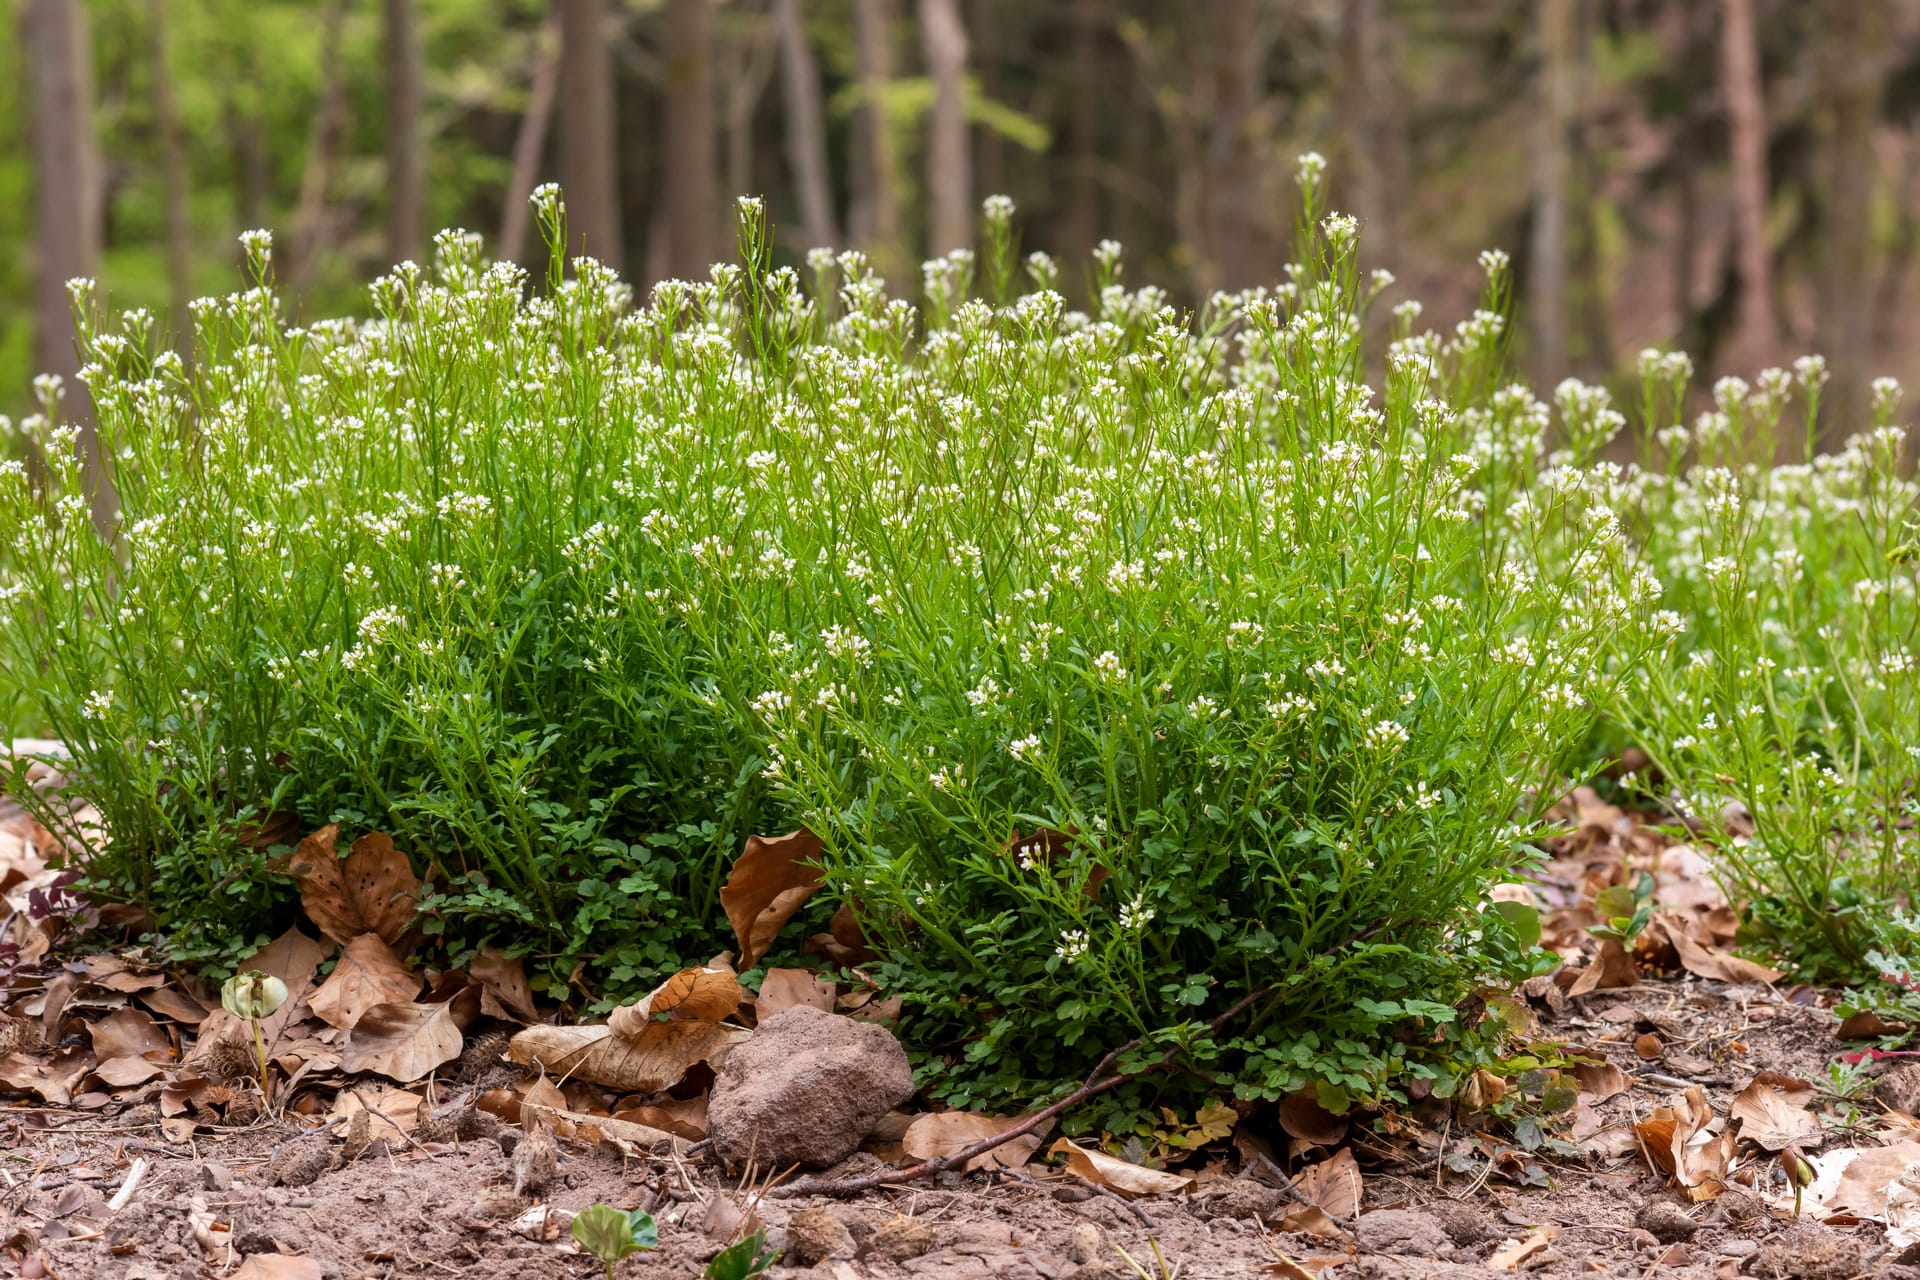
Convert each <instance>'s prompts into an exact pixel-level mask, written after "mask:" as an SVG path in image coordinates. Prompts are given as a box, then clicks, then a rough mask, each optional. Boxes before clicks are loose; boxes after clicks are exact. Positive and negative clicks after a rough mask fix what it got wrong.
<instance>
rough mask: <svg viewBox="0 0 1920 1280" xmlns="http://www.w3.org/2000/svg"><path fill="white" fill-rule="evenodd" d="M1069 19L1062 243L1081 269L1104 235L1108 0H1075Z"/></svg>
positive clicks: (1076, 265)
mask: <svg viewBox="0 0 1920 1280" xmlns="http://www.w3.org/2000/svg"><path fill="white" fill-rule="evenodd" d="M1069 21H1070V22H1071V24H1072V25H1071V26H1070V28H1069V29H1068V33H1067V43H1068V49H1069V52H1068V54H1067V66H1068V70H1067V77H1068V78H1067V85H1068V88H1067V137H1066V143H1067V219H1066V222H1067V225H1066V236H1065V243H1064V244H1063V245H1062V246H1061V247H1062V248H1063V249H1064V250H1065V251H1066V254H1067V257H1068V260H1069V261H1070V262H1072V263H1073V264H1074V266H1075V268H1076V269H1078V268H1082V267H1084V266H1085V263H1086V260H1087V256H1088V255H1089V254H1091V253H1092V252H1093V246H1094V245H1095V244H1096V243H1097V242H1098V241H1099V239H1100V182H1099V176H1098V168H1099V163H1100V116H1099V109H1100V102H1101V94H1100V37H1101V35H1102V33H1103V32H1104V31H1105V30H1106V29H1107V27H1108V25H1109V24H1110V22H1111V19H1110V17H1109V15H1108V14H1107V13H1106V8H1105V3H1104V0H1074V4H1073V8H1072V10H1071V12H1070V15H1069ZM1069 278H1072V277H1071V276H1069Z"/></svg>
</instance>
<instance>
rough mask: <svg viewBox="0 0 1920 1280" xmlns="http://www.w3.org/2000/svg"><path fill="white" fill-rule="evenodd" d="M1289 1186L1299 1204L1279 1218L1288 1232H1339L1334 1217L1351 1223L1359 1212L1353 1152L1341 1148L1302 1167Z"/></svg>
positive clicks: (1321, 1233) (1359, 1192)
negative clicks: (1313, 1163) (1304, 1167)
mask: <svg viewBox="0 0 1920 1280" xmlns="http://www.w3.org/2000/svg"><path fill="white" fill-rule="evenodd" d="M1293 1189H1294V1190H1295V1191H1296V1192H1298V1193H1299V1195H1300V1199H1301V1201H1302V1202H1303V1203H1302V1204H1301V1206H1300V1207H1299V1208H1297V1209H1293V1210H1291V1211H1289V1212H1288V1214H1287V1215H1286V1217H1285V1218H1284V1219H1282V1221H1281V1225H1282V1226H1283V1227H1285V1228H1286V1229H1287V1230H1288V1231H1304V1232H1307V1233H1309V1234H1311V1235H1317V1236H1322V1237H1325V1236H1334V1235H1339V1234H1341V1232H1340V1229H1339V1228H1338V1226H1336V1225H1335V1223H1334V1219H1336V1218H1338V1219H1344V1220H1345V1221H1348V1222H1351V1221H1353V1219H1354V1217H1355V1215H1357V1214H1358V1213H1359V1212H1360V1197H1361V1193H1362V1190H1363V1188H1362V1185H1361V1182H1360V1166H1359V1165H1358V1164H1356V1163H1354V1159H1353V1152H1351V1151H1348V1150H1347V1149H1346V1148H1344V1147H1343V1148H1341V1149H1340V1150H1338V1151H1336V1152H1334V1153H1333V1154H1332V1155H1330V1156H1328V1157H1327V1158H1326V1159H1325V1160H1322V1161H1320V1162H1319V1163H1318V1164H1315V1165H1310V1166H1308V1167H1307V1168H1306V1169H1305V1170H1303V1171H1302V1172H1301V1173H1300V1175H1299V1176H1298V1177H1296V1178H1295V1179H1294V1180H1293Z"/></svg>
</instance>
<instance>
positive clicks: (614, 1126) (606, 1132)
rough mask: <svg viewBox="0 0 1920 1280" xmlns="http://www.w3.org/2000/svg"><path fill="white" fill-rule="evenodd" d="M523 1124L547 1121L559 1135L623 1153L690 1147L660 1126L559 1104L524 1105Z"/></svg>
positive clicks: (680, 1152)
mask: <svg viewBox="0 0 1920 1280" xmlns="http://www.w3.org/2000/svg"><path fill="white" fill-rule="evenodd" d="M521 1123H522V1124H544V1125H546V1126H547V1127H548V1128H549V1129H551V1130H552V1131H553V1136H554V1137H556V1138H562V1139H565V1140H566V1141H568V1142H583V1143H586V1144H587V1145H589V1146H607V1147H612V1148H613V1149H614V1150H616V1151H618V1152H620V1153H621V1154H622V1155H642V1154H647V1153H669V1152H670V1153H673V1154H676V1155H685V1154H686V1150H687V1146H688V1143H687V1140H686V1139H684V1138H679V1137H676V1136H674V1135H673V1134H671V1133H666V1132H664V1131H662V1130H659V1129H649V1128H648V1127H647V1126H646V1125H643V1124H635V1123H633V1122H632V1121H631V1120H618V1119H615V1118H614V1117H612V1116H590V1115H587V1114H586V1113H585V1112H581V1111H567V1110H564V1109H562V1108H559V1107H536V1106H531V1105H527V1106H523V1107H522V1108H521Z"/></svg>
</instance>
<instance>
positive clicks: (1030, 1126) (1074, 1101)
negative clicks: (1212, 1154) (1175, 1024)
mask: <svg viewBox="0 0 1920 1280" xmlns="http://www.w3.org/2000/svg"><path fill="white" fill-rule="evenodd" d="M1272 993H1273V988H1272V987H1262V988H1261V989H1260V990H1258V991H1255V992H1253V993H1252V994H1250V995H1247V996H1245V997H1243V998H1242V999H1240V1000H1238V1001H1236V1002H1235V1003H1234V1005H1233V1007H1232V1008H1230V1009H1228V1010H1227V1011H1226V1012H1225V1013H1223V1014H1221V1015H1220V1016H1219V1017H1217V1018H1214V1019H1213V1020H1212V1021H1210V1022H1209V1023H1208V1024H1207V1026H1208V1028H1209V1029H1210V1030H1212V1031H1215V1032H1218V1031H1219V1030H1220V1029H1221V1028H1222V1027H1224V1026H1226V1025H1227V1023H1229V1022H1231V1021H1233V1019H1235V1018H1237V1017H1239V1016H1240V1015H1241V1014H1242V1013H1244V1012H1245V1011H1246V1010H1247V1009H1248V1007H1250V1006H1251V1005H1252V1004H1253V1003H1254V1002H1255V1001H1257V1000H1259V999H1260V998H1261V997H1263V996H1267V995H1271V994H1272ZM1139 1044H1140V1037H1138V1036H1135V1037H1134V1038H1133V1039H1131V1040H1129V1041H1127V1042H1126V1043H1125V1044H1123V1045H1121V1046H1120V1047H1119V1048H1117V1049H1115V1050H1114V1051H1113V1052H1111V1053H1109V1054H1108V1055H1107V1056H1106V1057H1104V1058H1102V1059H1100V1064H1099V1065H1098V1066H1096V1067H1095V1068H1094V1069H1093V1073H1092V1074H1091V1075H1089V1076H1088V1077H1087V1082H1086V1083H1085V1084H1083V1085H1081V1086H1080V1087H1079V1088H1078V1089H1075V1090H1074V1091H1073V1092H1072V1093H1070V1094H1068V1095H1067V1096H1066V1097H1064V1098H1062V1099H1060V1101H1058V1102H1056V1103H1054V1104H1053V1105H1052V1106H1050V1107H1048V1108H1047V1109H1046V1110H1044V1111H1036V1112H1034V1113H1033V1114H1032V1115H1030V1116H1028V1117H1027V1118H1026V1119H1025V1120H1022V1121H1021V1122H1020V1123H1019V1124H1016V1125H1014V1126H1013V1127H1011V1128H1008V1129H1002V1130H1001V1131H1000V1132H999V1133H996V1134H994V1135H992V1136H991V1137H986V1138H982V1139H980V1141H978V1142H974V1143H969V1144H968V1145H966V1146H964V1147H962V1148H960V1149H959V1150H958V1151H953V1152H949V1153H948V1154H946V1155H944V1156H935V1157H933V1158H932V1159H931V1160H922V1161H921V1162H920V1163H919V1164H913V1165H908V1166H907V1167H906V1168H904V1169H885V1170H882V1171H881V1172H879V1173H869V1174H865V1175H863V1176H861V1177H858V1178H833V1179H827V1180H824V1181H823V1180H821V1179H819V1178H802V1179H800V1180H799V1181H798V1182H789V1183H787V1184H786V1185H785V1186H781V1187H775V1188H773V1189H772V1190H771V1191H769V1192H768V1193H767V1194H768V1195H769V1196H770V1197H771V1198H773V1199H775V1200H785V1199H787V1198H789V1197H792V1196H851V1195H858V1194H860V1193H861V1192H863V1191H874V1190H878V1189H879V1188H881V1187H885V1186H891V1185H893V1184H895V1183H901V1182H913V1181H916V1180H917V1179H920V1178H928V1177H932V1176H933V1175H934V1174H936V1173H945V1172H946V1171H947V1170H949V1169H952V1168H955V1167H957V1166H964V1165H965V1164H966V1163H967V1162H968V1161H970V1160H972V1159H974V1158H975V1157H977V1156H983V1155H985V1154H986V1153H987V1152H989V1151H992V1150H993V1149H994V1148H995V1147H998V1146H1001V1145H1002V1144H1004V1143H1008V1142H1011V1141H1013V1140H1014V1139H1015V1138H1018V1137H1022V1136H1024V1135H1026V1134H1029V1133H1032V1132H1033V1131H1034V1130H1036V1129H1039V1128H1040V1127H1041V1126H1043V1125H1048V1124H1051V1123H1053V1120H1054V1118H1055V1117H1057V1116H1059V1115H1060V1113H1061V1112H1063V1111H1067V1110H1070V1109H1072V1108H1074V1107H1077V1106H1079V1105H1080V1104H1081V1103H1083V1102H1085V1101H1086V1100H1087V1099H1088V1098H1092V1097H1095V1096H1097V1095H1099V1094H1102V1093H1105V1092H1106V1091H1107V1090H1109V1089H1113V1088H1117V1087H1118V1086H1120V1085H1123V1084H1125V1083H1126V1082H1127V1081H1129V1080H1137V1079H1139V1078H1140V1077H1141V1076H1146V1075H1152V1074H1153V1073H1154V1072H1156V1071H1160V1070H1163V1069H1164V1068H1166V1067H1168V1066H1171V1065H1172V1063H1173V1060H1174V1059H1175V1058H1176V1057H1178V1056H1179V1053H1180V1050H1179V1048H1178V1047H1177V1046H1176V1047H1175V1048H1172V1049H1169V1050H1167V1051H1166V1052H1165V1053H1164V1054H1162V1055H1160V1060H1159V1061H1158V1062H1156V1063H1154V1064H1153V1065H1151V1066H1149V1067H1145V1068H1143V1069H1142V1070H1139V1071H1116V1072H1114V1073H1113V1074H1112V1075H1110V1076H1106V1077H1105V1078H1101V1075H1100V1073H1101V1072H1103V1071H1105V1070H1106V1069H1107V1068H1108V1067H1109V1066H1111V1065H1112V1064H1113V1063H1114V1062H1115V1061H1117V1060H1118V1059H1119V1057H1120V1055H1121V1054H1123V1053H1126V1052H1127V1051H1128V1050H1129V1049H1133V1048H1136V1047H1137V1046H1138V1045H1139Z"/></svg>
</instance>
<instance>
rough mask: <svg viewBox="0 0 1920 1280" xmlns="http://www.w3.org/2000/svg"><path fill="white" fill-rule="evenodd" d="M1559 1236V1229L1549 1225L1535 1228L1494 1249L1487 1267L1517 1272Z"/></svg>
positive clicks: (1543, 1251) (1544, 1250) (1494, 1269)
mask: <svg viewBox="0 0 1920 1280" xmlns="http://www.w3.org/2000/svg"><path fill="white" fill-rule="evenodd" d="M1559 1234H1560V1228H1559V1227H1556V1226H1554V1225H1552V1224H1551V1223H1548V1224H1545V1225H1542V1226H1538V1227H1535V1228H1534V1229H1533V1230H1531V1231H1529V1232H1527V1234H1526V1235H1525V1237H1523V1238H1522V1239H1519V1240H1508V1241H1507V1242H1506V1243H1504V1244H1502V1245H1501V1246H1500V1247H1499V1248H1498V1249H1495V1250H1494V1251H1493V1256H1492V1257H1490V1258H1488V1259H1487V1267H1488V1269H1489V1270H1492V1271H1518V1270H1520V1268H1521V1267H1523V1266H1525V1265H1526V1263H1527V1260H1528V1259H1530V1258H1534V1257H1537V1256H1539V1255H1540V1254H1543V1253H1545V1252H1546V1251H1547V1248H1548V1246H1550V1245H1551V1244H1552V1243H1553V1242H1554V1239H1555V1238H1556V1237H1557V1236H1559Z"/></svg>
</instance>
